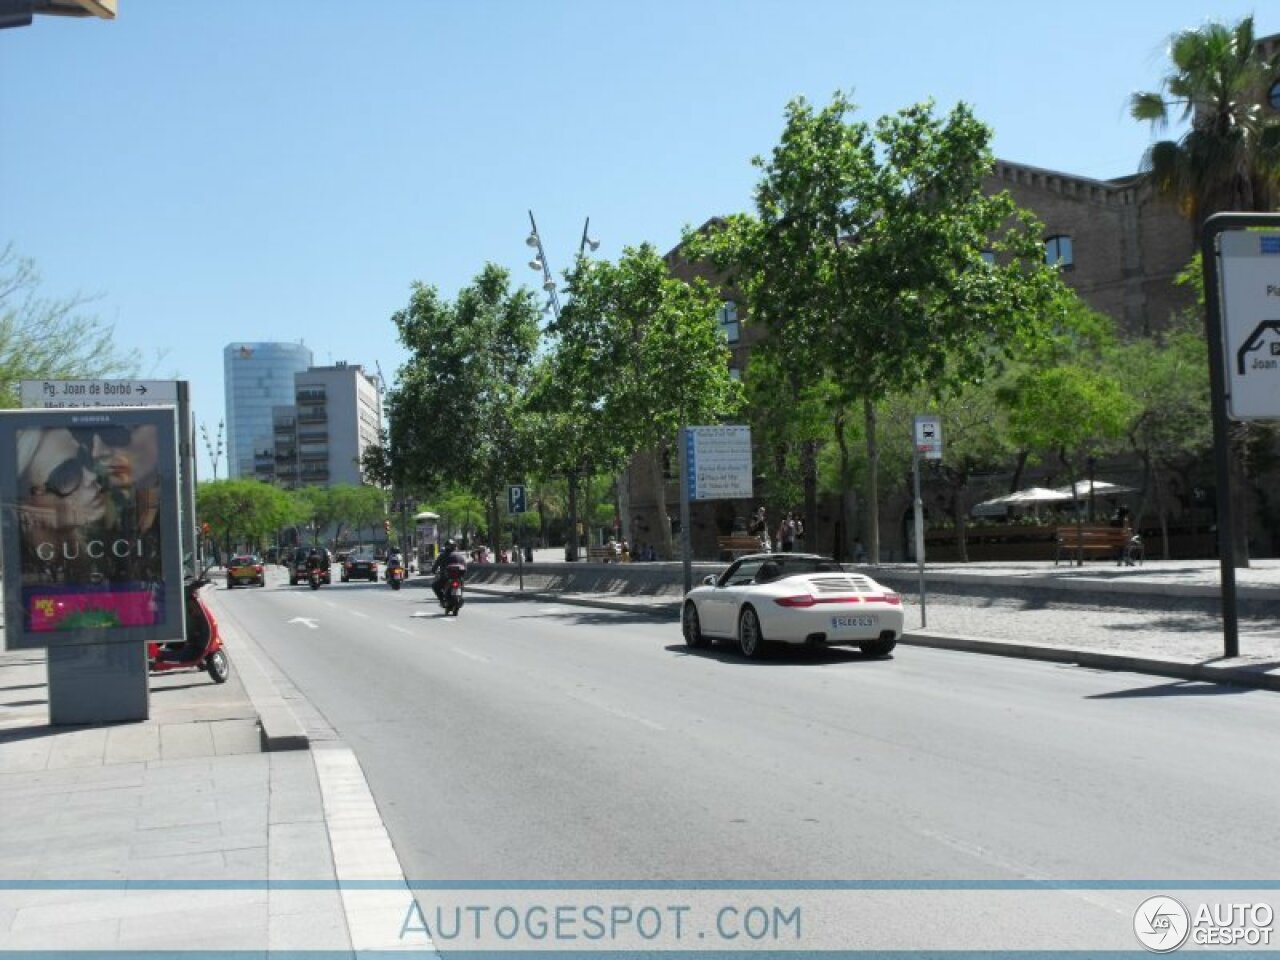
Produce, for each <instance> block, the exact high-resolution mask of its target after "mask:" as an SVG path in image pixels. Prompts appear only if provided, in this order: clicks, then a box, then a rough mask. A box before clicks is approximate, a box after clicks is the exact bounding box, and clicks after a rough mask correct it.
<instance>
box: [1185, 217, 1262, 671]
mask: <svg viewBox="0 0 1280 960" xmlns="http://www.w3.org/2000/svg"><path fill="white" fill-rule="evenodd" d="M1200 251H1201V256H1202V258H1203V262H1204V290H1205V302H1206V307H1207V308H1208V326H1207V329H1206V334H1207V339H1208V341H1209V384H1210V400H1211V402H1212V409H1213V452H1214V457H1213V459H1214V474H1215V480H1216V483H1217V487H1218V495H1217V515H1218V556H1219V559H1220V561H1221V571H1222V574H1221V576H1222V639H1223V656H1226V657H1236V656H1239V655H1240V636H1239V624H1238V621H1237V612H1236V571H1235V536H1234V518H1233V516H1232V495H1233V491H1232V490H1231V450H1230V443H1229V441H1228V437H1227V419H1228V417H1230V418H1231V419H1235V420H1254V419H1261V418H1273V417H1280V215H1277V214H1269V213H1219V214H1215V215H1214V216H1212V217H1210V218H1209V219H1208V220H1206V221H1205V224H1204V230H1203V233H1202V234H1201V241H1200Z"/></svg>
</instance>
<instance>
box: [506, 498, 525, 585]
mask: <svg viewBox="0 0 1280 960" xmlns="http://www.w3.org/2000/svg"><path fill="white" fill-rule="evenodd" d="M526 506H527V503H526V500H525V489H524V484H523V483H513V484H511V485H510V486H509V487H507V515H508V516H510V517H511V549H512V550H514V551H515V552H516V569H517V571H518V575H519V578H520V592H521V593H523V592H524V551H523V550H522V549H521V548H520V543H519V541H518V540H517V539H516V521H517V519H518V518H519V516H520V514H522V513H524V512H525V510H526Z"/></svg>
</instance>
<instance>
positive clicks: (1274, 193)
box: [1129, 16, 1280, 567]
mask: <svg viewBox="0 0 1280 960" xmlns="http://www.w3.org/2000/svg"><path fill="white" fill-rule="evenodd" d="M1169 60H1170V62H1171V64H1172V67H1173V69H1172V70H1171V71H1170V73H1169V74H1167V75H1166V76H1165V78H1164V80H1163V81H1162V82H1161V89H1160V91H1158V92H1148V93H1135V94H1134V95H1133V97H1132V98H1131V100H1130V104H1129V111H1130V114H1131V115H1132V116H1133V117H1134V119H1136V120H1145V121H1149V122H1150V123H1151V124H1152V125H1153V126H1154V127H1156V128H1157V129H1162V128H1164V127H1165V126H1167V125H1168V123H1169V118H1170V114H1171V113H1178V114H1179V115H1180V116H1179V117H1178V119H1179V120H1180V121H1182V122H1187V121H1190V127H1189V129H1188V130H1187V132H1186V133H1185V134H1183V136H1182V138H1181V139H1179V140H1176V141H1175V140H1161V141H1158V142H1156V143H1154V144H1152V145H1151V147H1150V148H1149V149H1148V151H1147V155H1146V157H1145V158H1144V162H1143V166H1144V167H1145V169H1147V170H1148V171H1150V173H1151V176H1152V179H1153V182H1154V184H1155V187H1156V190H1157V191H1158V192H1160V193H1161V194H1163V195H1165V196H1168V197H1171V198H1173V199H1174V200H1176V201H1177V203H1178V205H1179V207H1180V208H1181V210H1182V212H1183V214H1184V215H1185V216H1186V217H1187V218H1188V220H1189V221H1190V223H1191V229H1192V231H1193V233H1192V237H1193V241H1194V242H1196V243H1198V242H1199V239H1200V234H1201V230H1202V228H1203V226H1204V222H1205V221H1206V220H1207V219H1208V218H1209V217H1211V216H1212V215H1213V214H1215V213H1220V212H1222V211H1228V210H1230V211H1243V212H1260V211H1268V210H1273V209H1275V205H1276V202H1277V200H1280V119H1277V117H1276V115H1275V114H1274V113H1269V112H1268V110H1267V107H1266V106H1265V99H1266V97H1267V93H1268V86H1269V85H1270V84H1271V83H1273V82H1275V79H1276V76H1277V73H1278V72H1280V52H1278V53H1276V54H1273V55H1272V56H1270V57H1268V56H1267V55H1266V53H1265V52H1264V49H1263V46H1262V45H1260V44H1259V43H1258V40H1257V37H1256V36H1255V35H1254V32H1253V17H1251V16H1250V17H1245V18H1244V19H1243V20H1241V21H1240V22H1239V23H1237V24H1236V25H1235V26H1228V25H1226V24H1223V23H1217V22H1214V23H1208V24H1206V25H1205V26H1203V27H1200V28H1199V29H1197V30H1183V31H1182V32H1180V33H1176V34H1174V35H1173V37H1172V39H1171V40H1170V43H1169ZM1248 434H1249V425H1248V424H1247V423H1246V424H1244V425H1242V426H1240V427H1239V428H1238V429H1236V430H1235V431H1234V432H1233V435H1232V436H1231V439H1230V444H1231V472H1232V476H1231V482H1230V484H1229V486H1230V488H1231V489H1234V490H1236V491H1240V492H1241V493H1243V492H1244V491H1247V490H1248V477H1247V466H1246V463H1245V457H1244V453H1245V449H1246V447H1247V442H1248ZM1230 495H1231V494H1230V491H1219V496H1230ZM1232 528H1233V529H1232V531H1231V533H1232V538H1233V540H1234V545H1235V550H1234V553H1235V557H1236V560H1235V563H1236V566H1239V567H1248V566H1249V547H1248V543H1249V529H1248V528H1249V524H1248V511H1247V510H1238V511H1236V513H1235V522H1233V523H1232Z"/></svg>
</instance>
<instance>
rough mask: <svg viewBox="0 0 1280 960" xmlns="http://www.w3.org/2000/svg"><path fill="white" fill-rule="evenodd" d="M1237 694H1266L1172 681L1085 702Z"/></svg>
mask: <svg viewBox="0 0 1280 960" xmlns="http://www.w3.org/2000/svg"><path fill="white" fill-rule="evenodd" d="M1238 693H1263V694H1265V693H1267V691H1265V690H1259V689H1258V688H1257V687H1238V686H1234V685H1232V684H1228V683H1208V682H1206V681H1202V680H1173V681H1170V682H1169V683H1161V684H1156V685H1154V686H1149V687H1131V688H1130V689H1128V690H1113V691H1112V692H1111V693H1094V694H1090V695H1089V696H1087V697H1085V699H1086V700H1141V699H1144V698H1148V697H1218V696H1224V695H1232V694H1238Z"/></svg>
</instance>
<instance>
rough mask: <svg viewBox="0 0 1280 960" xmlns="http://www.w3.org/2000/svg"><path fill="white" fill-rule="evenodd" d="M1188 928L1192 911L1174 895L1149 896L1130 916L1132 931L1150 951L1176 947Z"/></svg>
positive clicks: (1171, 949) (1185, 938)
mask: <svg viewBox="0 0 1280 960" xmlns="http://www.w3.org/2000/svg"><path fill="white" fill-rule="evenodd" d="M1190 930H1191V914H1189V913H1187V908H1186V907H1184V906H1183V905H1182V904H1181V903H1179V902H1178V901H1177V900H1175V899H1173V897H1163V896H1161V897H1148V898H1147V899H1146V900H1143V901H1142V903H1141V904H1140V905H1139V906H1138V910H1137V912H1136V913H1134V915H1133V932H1134V933H1135V934H1137V936H1138V942H1139V943H1140V944H1142V945H1143V946H1144V947H1146V948H1147V949H1148V950H1150V951H1151V952H1152V953H1169V952H1170V951H1173V950H1177V949H1178V948H1179V947H1180V946H1182V945H1183V944H1184V943H1186V940H1187V934H1188V933H1189V932H1190Z"/></svg>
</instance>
